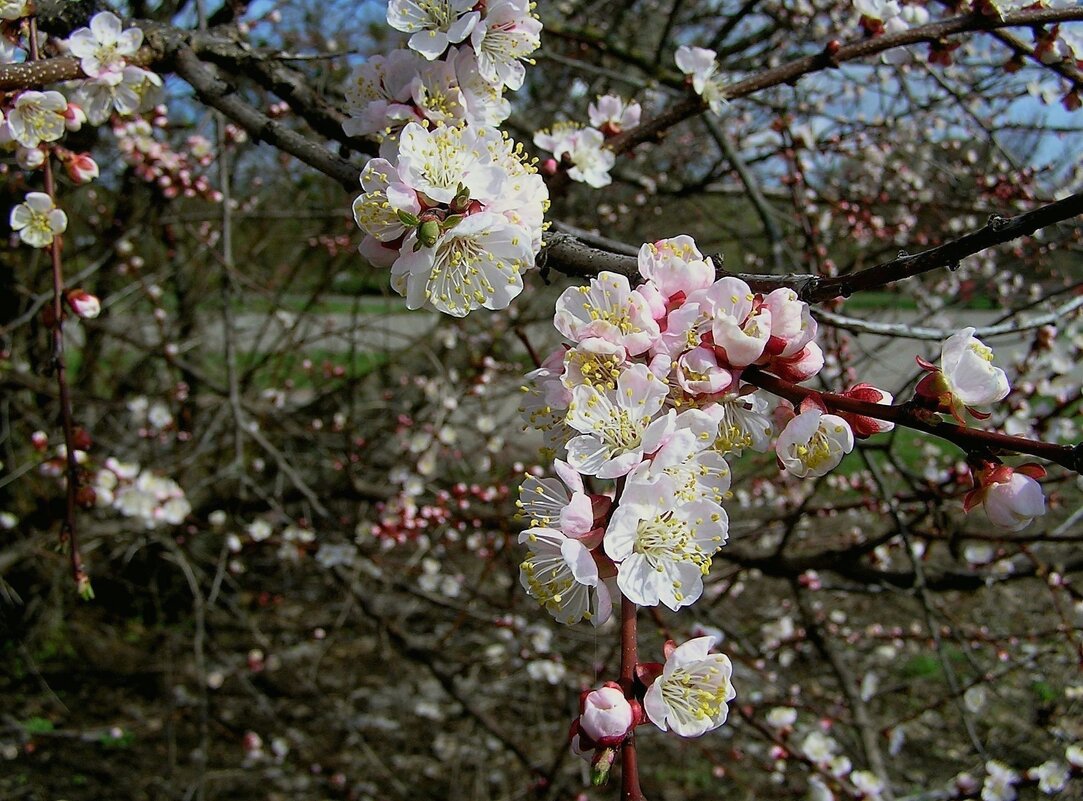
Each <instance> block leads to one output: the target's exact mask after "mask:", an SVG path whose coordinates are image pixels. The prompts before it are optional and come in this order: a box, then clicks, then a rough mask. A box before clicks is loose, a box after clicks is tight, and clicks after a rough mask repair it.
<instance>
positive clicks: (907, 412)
mask: <svg viewBox="0 0 1083 801" xmlns="http://www.w3.org/2000/svg"><path fill="white" fill-rule="evenodd" d="M741 378H742V379H743V380H745V381H747V382H748V383H750V384H752V385H753V386H756V387H759V388H760V389H765V390H767V391H768V392H770V393H772V394H775V395H778V396H779V397H782V398H785V399H786V400H788V401H790V402H791V403H792V404H794V406H798V405H800V403H801V402H802V401H803V400H804V399H805V398H808V397H815V398H817V399H819V400H822V401H823V403H824V405H825V406H827V408H828V409H831V410H834V411H842V412H850V413H852V414H859V415H864V416H866V417H875V418H876V419H877V420H887V421H889V422H892V423H894V424H895V425H898V426H904V427H906V428H912V429H915V430H917V431H923V432H925V433H926V434H932V435H933V436H936V437H940V438H941V439H945V440H947V441H948V442H952V443H954V444H956V445H958V446H959V447H960V448H962V449H963V450H965V451H967V452H971V451H994V452H995V451H1010V452H1014V453H1025V454H1027V455H1028V456H1037V457H1038V458H1039V459H1044V460H1046V461H1048V462H1053V463H1055V464H1059V465H1061V466H1062V467H1066V468H1068V469H1069V470H1073V471H1075V472H1077V473H1080V472H1083V444H1080V445H1076V446H1074V447H1073V446H1070V445H1055V444H1053V443H1051V442H1041V441H1039V440H1033V439H1027V438H1026V437H1013V436H1011V435H1009V434H1001V433H999V432H996V431H982V430H980V429H976V428H967V427H966V426H961V425H957V424H955V423H945V422H929V421H928V420H926V419H925V418H924V417H922V416H921V414H919V412H918V411H917V410H916V409H914V408H913V407H911V406H909V405H907V404H901V405H899V406H888V405H885V404H881V403H869V402H866V401H859V400H855V399H854V398H847V397H845V396H844V395H838V394H835V393H833V392H820V391H819V390H815V389H811V388H809V387H802V386H799V385H797V384H794V383H791V382H790V381H784V380H782V379H781V378H776V377H775V376H773V375H769V374H767V373H765V372H763V371H762V370H760V369H759V368H758V367H749V368H746V369H745V371H744V372H743V373H741Z"/></svg>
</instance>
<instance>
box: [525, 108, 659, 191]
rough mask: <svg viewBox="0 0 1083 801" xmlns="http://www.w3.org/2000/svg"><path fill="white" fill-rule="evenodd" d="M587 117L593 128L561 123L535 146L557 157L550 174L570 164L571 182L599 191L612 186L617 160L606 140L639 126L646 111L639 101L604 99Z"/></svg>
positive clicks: (543, 133) (545, 132) (538, 136)
mask: <svg viewBox="0 0 1083 801" xmlns="http://www.w3.org/2000/svg"><path fill="white" fill-rule="evenodd" d="M587 114H588V116H589V118H590V126H591V127H587V126H584V125H580V124H579V123H575V122H560V123H557V124H556V125H554V126H553V127H552V128H546V129H544V130H541V131H538V132H537V133H536V134H534V144H535V145H536V146H537V147H540V148H541V149H542V150H548V151H549V152H550V153H552V154H553V160H552V161H550V162H546V167H547V169H548V171H549V172H555V171H556V170H557V169H558V167H559V164H560V163H561V162H566V164H567V168H568V177H569V178H571V179H572V180H573V181H579V182H581V183H585V184H587V185H588V186H593V187H594V188H595V189H599V188H601V187H603V186H608V185H609V184H610V183H612V181H613V179H612V177H610V175H609V171H610V170H611V169H613V165H614V164H615V163H616V160H617V156H616V154H615V153H614V152H613V151H612V150H610V149H609V148H607V147H605V140H606V139H608V138H610V137H613V136H616V135H617V134H619V133H621V132H622V131H626V130H628V129H629V128H634V127H636V126H637V125H639V119H640V116H641V115H642V109H641V108H640V105H639V103H636V102H635V101H631V102H627V101H625V100H624V99H623V98H621V97H618V96H617V95H604V96H602V97H599V98H598V99H597V100H596V101H595V102H593V103H591V104H590V105H589V106H588V108H587Z"/></svg>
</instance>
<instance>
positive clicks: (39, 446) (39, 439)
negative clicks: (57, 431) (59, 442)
mask: <svg viewBox="0 0 1083 801" xmlns="http://www.w3.org/2000/svg"><path fill="white" fill-rule="evenodd" d="M30 443H31V444H32V445H33V446H34V450H37V451H44V450H45V449H46V448H47V447H49V435H48V434H46V433H45V432H44V431H35V432H34V433H33V434H31V435H30Z"/></svg>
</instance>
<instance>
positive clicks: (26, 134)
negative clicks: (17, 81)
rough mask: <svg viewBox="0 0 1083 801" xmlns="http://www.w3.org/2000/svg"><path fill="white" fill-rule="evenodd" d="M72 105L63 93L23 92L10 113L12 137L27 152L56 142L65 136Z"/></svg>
mask: <svg viewBox="0 0 1083 801" xmlns="http://www.w3.org/2000/svg"><path fill="white" fill-rule="evenodd" d="M67 107H68V101H67V100H65V99H64V95H62V94H60V92H54V91H49V92H35V91H28V92H22V93H21V94H20V95H19V96H18V97H16V98H15V104H14V106H13V107H12V109H11V111H9V112H8V120H7V125H8V129H9V130H10V131H11V137H12V138H13V139H14V140H15V141H16V142H18V143H19V144H20V145H22V146H23V147H26V148H35V147H37V146H38V145H39V144H41V143H42V142H55V141H56V140H57V139H59V138H60V137H62V136H63V135H64V131H65V130H66V129H65V127H64V111H65V110H66V109H67Z"/></svg>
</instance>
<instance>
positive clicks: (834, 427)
mask: <svg viewBox="0 0 1083 801" xmlns="http://www.w3.org/2000/svg"><path fill="white" fill-rule="evenodd" d="M853 448H854V434H853V432H852V431H851V430H850V426H849V424H848V423H847V422H846V421H845V420H843V419H842V418H841V417H839V416H838V415H835V414H824V413H823V412H822V411H820V410H819V409H808V410H806V411H804V412H801V414H799V415H797V416H796V417H794V418H793V419H792V420H790V422H789V423H787V424H786V427H785V428H784V429H783V430H782V433H781V434H779V435H778V442H777V443H776V444H775V453H777V454H778V459H779V462H780V463H781V465H782V467H783V468H784V469H785V470H787V471H788V472H789V473H791V474H792V475H795V476H797V477H798V478H816V477H818V476H822V475H826V474H827V473H829V472H830V471H832V470H834V469H835V467H837V466H838V464H839V462H841V461H842V457H843V456H845V455H846V454H848V453H849V452H850V451H852V450H853Z"/></svg>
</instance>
